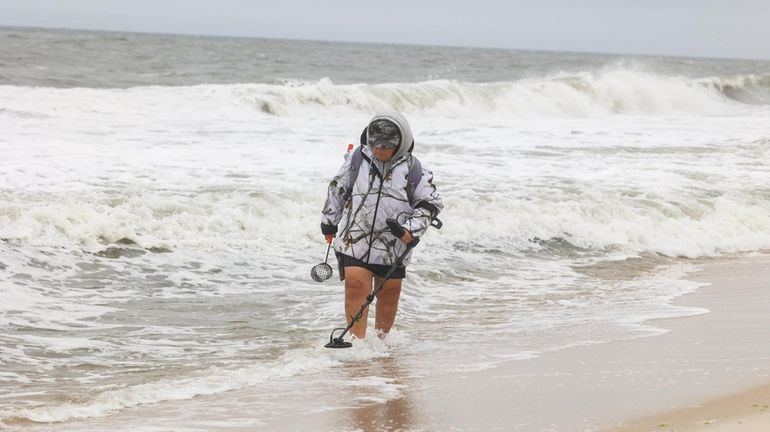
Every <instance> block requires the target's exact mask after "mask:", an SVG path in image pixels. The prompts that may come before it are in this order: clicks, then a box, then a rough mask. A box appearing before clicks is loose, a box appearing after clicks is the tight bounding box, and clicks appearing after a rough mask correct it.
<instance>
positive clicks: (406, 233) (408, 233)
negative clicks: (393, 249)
mask: <svg viewBox="0 0 770 432" xmlns="http://www.w3.org/2000/svg"><path fill="white" fill-rule="evenodd" d="M412 240H414V237H412V233H411V231H409V230H408V229H405V230H404V235H402V236H401V241H402V242H404V243H405V244H409V243H411V242H412Z"/></svg>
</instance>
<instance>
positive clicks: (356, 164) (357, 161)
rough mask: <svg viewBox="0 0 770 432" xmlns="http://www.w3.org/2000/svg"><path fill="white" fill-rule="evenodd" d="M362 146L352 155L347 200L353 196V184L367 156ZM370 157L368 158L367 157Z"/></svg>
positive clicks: (346, 192)
mask: <svg viewBox="0 0 770 432" xmlns="http://www.w3.org/2000/svg"><path fill="white" fill-rule="evenodd" d="M361 148H362V146H358V147H357V148H356V149H355V151H353V154H351V155H350V178H349V179H348V184H347V187H346V188H345V201H348V200H349V199H350V197H351V196H353V185H354V184H355V182H356V177H358V170H359V169H360V168H361V162H362V161H363V160H364V158H365V157H366V156H365V155H364V153H363V152H362V151H361ZM367 159H368V158H367Z"/></svg>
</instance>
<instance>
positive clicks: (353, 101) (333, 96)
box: [235, 69, 770, 118]
mask: <svg viewBox="0 0 770 432" xmlns="http://www.w3.org/2000/svg"><path fill="white" fill-rule="evenodd" d="M235 93H236V94H237V95H238V97H240V98H241V99H242V100H243V101H244V102H246V103H248V104H250V105H251V106H253V107H254V108H255V109H257V110H259V111H261V112H263V113H266V114H272V115H278V116H296V115H307V114H312V113H318V112H320V111H328V110H333V111H340V112H351V113H370V112H373V111H378V110H386V109H393V110H399V111H404V112H407V113H411V114H417V115H426V116H437V117H471V118H473V117H490V116H491V117H529V116H546V117H547V116H557V117H593V116H605V115H612V114H653V115H658V114H676V113H688V114H703V115H709V114H722V113H727V112H730V111H732V110H734V109H736V107H739V106H741V105H765V104H768V103H770V75H742V76H732V77H708V78H700V79H690V78H684V77H671V76H660V75H654V74H650V73H645V72H638V71H633V70H627V69H619V70H608V71H604V72H597V73H591V72H581V73H575V74H566V73H565V74H558V75H554V76H551V77H546V78H533V79H523V80H518V81H513V82H497V83H468V82H458V81H452V80H438V81H425V82H418V83H389V84H351V85H335V84H334V83H333V82H332V81H331V80H329V79H324V80H321V81H318V82H315V83H302V82H289V83H284V84H282V85H268V84H259V85H247V86H243V87H240V88H236V89H235Z"/></svg>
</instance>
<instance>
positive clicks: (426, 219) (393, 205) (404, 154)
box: [321, 111, 444, 266]
mask: <svg viewBox="0 0 770 432" xmlns="http://www.w3.org/2000/svg"><path fill="white" fill-rule="evenodd" d="M379 119H387V120H390V121H392V122H393V123H395V124H396V125H398V127H399V129H400V130H401V136H402V139H401V143H400V144H399V146H398V147H397V148H396V151H395V152H394V154H393V157H392V158H390V159H389V160H388V161H386V162H382V161H380V160H378V159H377V158H375V157H373V155H372V150H371V148H369V146H368V145H365V143H366V140H365V137H362V141H363V143H362V144H363V148H362V152H363V155H364V159H363V161H362V162H361V166H360V168H359V169H358V174H357V176H356V178H355V181H354V182H353V190H352V191H351V193H350V195H349V196H350V199H348V200H346V197H347V196H348V191H347V190H346V189H347V188H348V185H349V184H350V176H351V175H352V174H355V173H351V159H352V158H348V159H347V160H346V161H345V163H344V164H343V165H342V167H341V168H340V170H339V172H338V173H337V175H336V176H335V177H334V179H332V181H331V182H330V183H329V191H328V196H327V199H326V204H325V205H324V209H323V212H322V216H321V230H322V231H323V233H324V234H335V233H336V234H338V235H337V237H336V239H335V240H334V250H335V251H336V252H338V253H341V254H344V255H348V256H350V257H353V258H356V259H358V260H361V261H363V262H365V263H368V264H380V265H386V266H392V265H393V264H394V263H395V262H396V259H397V258H398V257H399V256H400V255H401V254H402V253H403V252H404V249H405V248H406V245H405V244H404V243H403V242H401V240H399V239H397V238H396V237H395V236H393V234H391V232H390V230H389V229H388V226H387V224H386V223H385V220H386V219H389V218H393V219H396V220H397V221H398V222H399V224H400V225H401V226H402V227H404V228H405V229H407V230H409V231H410V232H411V233H412V236H414V237H415V238H419V237H420V236H422V235H423V234H424V233H425V231H426V230H427V229H428V227H429V226H430V223H431V220H432V219H433V218H434V217H436V215H438V213H439V212H440V211H441V210H442V209H443V207H444V205H443V203H442V201H441V197H440V195H439V194H438V192H437V191H436V187H435V186H434V185H433V173H432V172H431V171H430V170H428V169H426V168H425V166H424V165H423V166H422V178H421V179H420V181H419V183H417V185H416V187H415V188H414V191H413V193H412V200H411V201H412V202H409V197H408V194H407V184H408V176H409V170H410V168H411V167H412V165H413V164H414V160H415V159H414V157H413V156H412V153H411V151H412V149H413V147H414V138H413V136H412V130H411V128H410V127H409V123H408V122H407V121H406V118H404V116H402V115H401V114H400V113H397V112H392V111H391V112H382V113H379V114H377V115H375V116H374V117H373V118H372V119H371V120H370V121H369V124H371V123H372V122H373V121H375V120H379ZM338 226H339V228H338ZM410 257H411V253H410V254H408V255H407V256H406V257H405V258H404V260H403V264H404V265H406V264H408V263H409V259H410Z"/></svg>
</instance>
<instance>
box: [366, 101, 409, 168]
mask: <svg viewBox="0 0 770 432" xmlns="http://www.w3.org/2000/svg"><path fill="white" fill-rule="evenodd" d="M381 119H385V120H390V121H392V122H393V123H395V124H396V126H398V128H399V129H401V143H400V144H399V145H398V147H396V152H395V153H393V157H392V158H391V159H390V160H391V161H395V160H398V159H399V158H401V157H402V156H404V155H406V154H407V153H410V152H411V151H412V149H413V148H414V136H413V135H412V128H411V127H410V126H409V122H408V121H406V117H404V115H403V114H401V113H400V112H398V111H382V112H378V113H377V114H375V115H374V117H372V119H371V120H369V123H368V124H367V125H366V129H364V132H363V133H362V134H361V144H363V145H366V143H367V140H366V135H367V132H368V130H369V125H370V124H372V122H374V121H375V120H381Z"/></svg>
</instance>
